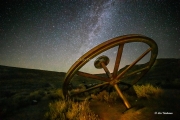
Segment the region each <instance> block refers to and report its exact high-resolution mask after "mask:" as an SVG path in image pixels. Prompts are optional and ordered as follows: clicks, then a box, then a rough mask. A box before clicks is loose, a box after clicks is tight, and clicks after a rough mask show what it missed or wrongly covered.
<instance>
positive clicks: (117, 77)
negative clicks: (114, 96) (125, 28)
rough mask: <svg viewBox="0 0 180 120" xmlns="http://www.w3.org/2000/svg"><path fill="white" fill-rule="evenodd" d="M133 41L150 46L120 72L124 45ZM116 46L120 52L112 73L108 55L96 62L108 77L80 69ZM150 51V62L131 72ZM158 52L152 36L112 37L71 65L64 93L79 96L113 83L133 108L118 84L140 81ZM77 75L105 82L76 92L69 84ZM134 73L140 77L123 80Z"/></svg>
mask: <svg viewBox="0 0 180 120" xmlns="http://www.w3.org/2000/svg"><path fill="white" fill-rule="evenodd" d="M131 42H142V43H145V44H147V45H148V46H149V48H148V49H147V50H146V51H145V52H144V53H143V54H141V55H140V56H139V57H138V58H137V59H136V60H135V61H134V62H132V63H131V64H130V65H129V66H128V67H126V68H125V69H124V70H122V71H121V72H120V73H119V72H118V70H119V64H120V60H121V56H122V52H123V47H124V45H125V44H126V43H131ZM116 46H119V47H118V52H117V56H116V61H115V65H114V70H113V72H112V73H110V71H109V70H108V68H107V67H106V65H107V64H108V63H109V58H108V57H107V56H100V57H98V58H97V59H96V61H95V62H94V66H95V67H96V68H97V69H100V68H103V69H104V71H105V72H106V74H107V76H108V77H102V76H97V75H95V74H90V73H85V72H81V71H79V69H80V68H82V67H83V66H84V65H85V64H86V63H87V62H88V61H89V60H91V59H92V58H94V57H96V56H97V55H99V54H101V53H102V52H104V51H106V50H109V49H111V48H113V47H116ZM148 53H150V54H151V55H150V60H149V62H147V63H145V64H144V66H143V68H140V69H138V70H136V71H131V72H130V73H129V72H128V71H130V69H131V68H132V67H133V66H135V65H136V63H137V62H139V61H140V60H141V59H142V58H143V57H145V56H146V55H147V54H148ZM157 54H158V47H157V44H156V43H155V41H154V40H152V39H151V38H148V37H146V36H143V35H137V34H131V35H124V36H119V37H116V38H113V39H110V40H108V41H106V42H103V43H101V44H99V45H98V46H96V47H94V48H93V49H91V50H90V51H88V52H87V53H85V54H84V55H83V56H82V57H80V58H79V59H78V60H77V61H76V62H75V63H74V64H73V65H72V66H71V68H70V69H69V71H68V72H67V74H66V76H65V79H64V83H63V94H64V96H65V97H73V96H77V95H80V94H82V93H85V92H89V91H91V90H93V89H96V88H100V87H102V86H106V85H111V86H113V87H114V88H115V90H116V91H117V92H118V94H119V96H120V97H121V99H122V100H123V102H124V104H125V106H126V108H131V105H130V104H129V102H128V100H127V99H126V98H125V97H124V95H123V94H122V92H121V90H120V88H119V86H118V84H123V85H127V86H132V85H134V84H135V83H136V82H138V80H139V79H140V78H142V77H143V76H144V75H145V73H146V72H148V70H149V69H150V68H151V67H152V65H153V64H154V62H155V60H156V57H157ZM126 73H128V74H126ZM75 75H79V76H84V77H87V78H92V79H97V80H100V81H101V82H103V83H99V84H97V85H94V86H92V87H89V88H85V89H83V90H79V91H76V92H71V90H72V89H70V87H69V86H70V85H71V80H72V78H73V76H75ZM133 75H138V77H136V79H134V80H132V82H131V83H125V82H122V81H121V80H122V79H123V78H126V77H130V76H133Z"/></svg>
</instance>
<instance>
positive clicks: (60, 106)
mask: <svg viewBox="0 0 180 120" xmlns="http://www.w3.org/2000/svg"><path fill="white" fill-rule="evenodd" d="M45 118H46V119H49V120H67V119H68V120H98V116H97V115H95V114H94V113H93V112H92V111H91V110H90V108H89V103H88V101H87V100H85V101H84V102H74V101H71V100H67V101H66V100H59V101H56V102H54V103H50V104H49V112H47V113H46V114H45Z"/></svg>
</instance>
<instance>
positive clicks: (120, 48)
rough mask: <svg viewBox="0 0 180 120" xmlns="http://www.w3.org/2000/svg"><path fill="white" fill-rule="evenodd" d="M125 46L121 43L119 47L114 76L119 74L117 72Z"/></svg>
mask: <svg viewBox="0 0 180 120" xmlns="http://www.w3.org/2000/svg"><path fill="white" fill-rule="evenodd" d="M123 47H124V44H120V45H119V47H118V52H117V56H116V62H115V64H114V70H113V77H115V76H117V72H118V69H119V64H120V60H121V56H122V51H123Z"/></svg>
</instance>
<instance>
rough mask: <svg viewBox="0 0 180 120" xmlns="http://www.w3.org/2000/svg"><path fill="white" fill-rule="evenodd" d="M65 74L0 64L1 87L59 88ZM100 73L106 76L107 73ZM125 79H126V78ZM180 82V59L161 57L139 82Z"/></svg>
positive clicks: (170, 86)
mask: <svg viewBox="0 0 180 120" xmlns="http://www.w3.org/2000/svg"><path fill="white" fill-rule="evenodd" d="M143 66H144V64H139V65H135V66H134V67H133V68H132V69H131V70H130V72H131V71H134V70H137V69H139V68H142V67H143ZM126 67H128V65H127V66H125V67H124V68H122V69H120V70H119V72H120V71H122V70H123V69H125V68H126ZM65 74H66V73H64V72H53V71H45V70H36V69H25V68H17V67H8V66H1V65H0V82H1V84H0V88H1V89H4V88H12V85H11V84H10V83H13V82H14V83H16V84H15V85H13V88H14V87H15V86H17V87H18V86H21V87H20V88H27V86H35V87H37V88H40V87H43V86H48V85H49V86H51V85H53V86H54V87H58V88H59V87H61V86H62V83H63V79H64V77H65ZM98 75H100V76H106V75H105V74H98ZM74 79H75V80H77V81H86V80H87V81H91V79H86V78H83V77H81V76H76V77H75V78H74ZM128 79H130V78H128ZM7 80H8V81H7ZM11 80H13V81H11ZM15 81H16V82H15ZM22 81H23V83H22ZM124 81H126V79H125V80H124ZM179 82H180V59H173V58H167V59H166V58H161V59H157V60H156V61H155V64H154V65H153V66H152V68H151V69H150V71H149V72H148V73H147V74H146V75H145V76H144V77H143V78H141V80H139V81H138V83H137V84H146V83H151V84H154V85H157V86H161V87H165V88H172V87H176V88H179V84H180V83H179ZM7 83H9V85H7ZM27 84H28V85H27ZM50 84H51V85H50ZM175 84H177V85H175Z"/></svg>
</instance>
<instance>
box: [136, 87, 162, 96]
mask: <svg viewBox="0 0 180 120" xmlns="http://www.w3.org/2000/svg"><path fill="white" fill-rule="evenodd" d="M133 88H134V90H135V92H136V94H137V97H138V98H152V97H155V98H157V97H158V96H160V95H161V94H162V93H163V90H162V89H161V88H158V87H154V86H152V85H150V84H146V85H141V86H140V85H134V86H133Z"/></svg>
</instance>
